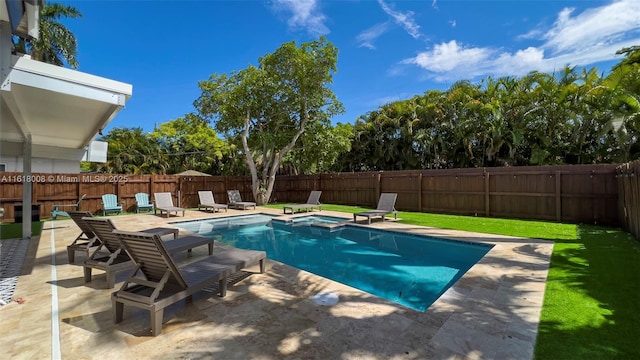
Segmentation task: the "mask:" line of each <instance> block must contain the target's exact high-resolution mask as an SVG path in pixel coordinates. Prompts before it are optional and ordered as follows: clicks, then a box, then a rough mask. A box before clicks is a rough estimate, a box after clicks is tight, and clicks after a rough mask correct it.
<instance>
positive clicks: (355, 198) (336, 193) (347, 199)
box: [318, 172, 380, 207]
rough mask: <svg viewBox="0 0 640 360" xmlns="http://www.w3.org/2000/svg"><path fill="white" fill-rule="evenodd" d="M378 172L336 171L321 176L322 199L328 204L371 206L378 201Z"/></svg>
mask: <svg viewBox="0 0 640 360" xmlns="http://www.w3.org/2000/svg"><path fill="white" fill-rule="evenodd" d="M379 176H380V175H379V174H378V173H370V172H367V173H334V174H325V175H322V176H321V177H320V181H321V184H322V187H321V188H320V189H318V190H322V197H321V200H322V202H323V203H327V204H341V205H356V206H366V207H371V206H372V205H375V204H377V202H378V198H377V196H378V193H379V187H378V185H379V180H378V179H379Z"/></svg>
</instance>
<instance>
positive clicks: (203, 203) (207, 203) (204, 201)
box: [198, 190, 229, 212]
mask: <svg viewBox="0 0 640 360" xmlns="http://www.w3.org/2000/svg"><path fill="white" fill-rule="evenodd" d="M198 198H200V203H199V204H198V210H201V209H203V208H204V210H205V211H206V210H207V209H211V210H212V211H213V212H216V211H218V210H222V209H224V211H225V212H226V211H227V209H228V208H229V207H228V206H227V205H225V204H218V203H216V200H215V199H214V198H213V191H208V190H207V191H198Z"/></svg>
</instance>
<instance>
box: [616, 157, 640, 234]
mask: <svg viewBox="0 0 640 360" xmlns="http://www.w3.org/2000/svg"><path fill="white" fill-rule="evenodd" d="M616 177H617V178H618V189H619V190H618V194H619V196H618V205H619V207H620V209H619V213H620V222H621V224H622V227H623V228H624V229H625V230H627V231H628V232H630V233H631V234H632V235H633V236H635V237H636V239H640V179H639V178H640V160H636V161H634V162H630V163H627V164H623V165H620V166H618V168H617V169H616Z"/></svg>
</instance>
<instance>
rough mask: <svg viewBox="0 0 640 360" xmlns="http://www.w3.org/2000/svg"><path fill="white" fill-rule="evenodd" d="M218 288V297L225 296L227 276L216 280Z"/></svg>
mask: <svg viewBox="0 0 640 360" xmlns="http://www.w3.org/2000/svg"><path fill="white" fill-rule="evenodd" d="M218 288H219V289H220V297H225V296H227V277H226V276H225V277H224V278H223V279H222V280H220V281H218Z"/></svg>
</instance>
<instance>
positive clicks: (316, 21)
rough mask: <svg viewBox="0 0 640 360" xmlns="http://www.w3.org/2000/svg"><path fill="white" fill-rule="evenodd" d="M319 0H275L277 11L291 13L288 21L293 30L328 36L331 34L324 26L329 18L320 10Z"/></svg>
mask: <svg viewBox="0 0 640 360" xmlns="http://www.w3.org/2000/svg"><path fill="white" fill-rule="evenodd" d="M318 2H319V1H318V0H274V3H273V6H274V8H275V9H276V11H282V12H289V13H291V17H290V18H289V20H288V21H287V24H288V25H289V27H291V28H293V29H298V28H304V29H306V30H307V32H309V34H312V35H326V34H328V33H329V32H330V30H329V28H327V26H326V25H325V24H324V22H325V21H326V20H327V17H326V16H325V15H324V14H323V13H322V12H321V11H319V10H318V6H317V5H318Z"/></svg>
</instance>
